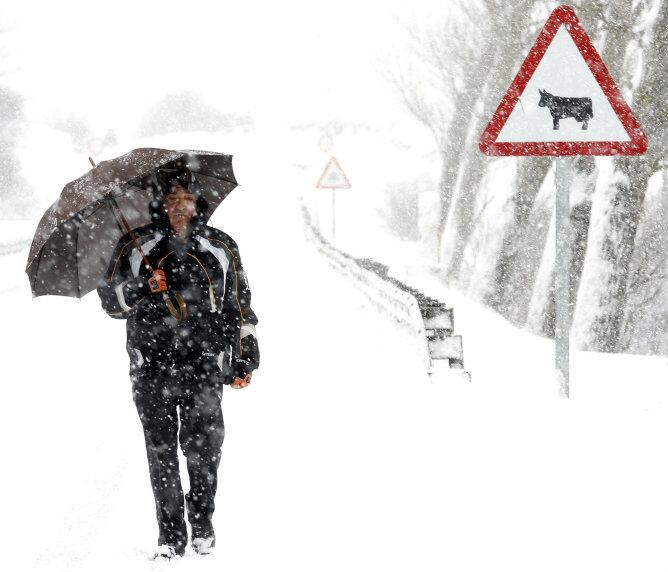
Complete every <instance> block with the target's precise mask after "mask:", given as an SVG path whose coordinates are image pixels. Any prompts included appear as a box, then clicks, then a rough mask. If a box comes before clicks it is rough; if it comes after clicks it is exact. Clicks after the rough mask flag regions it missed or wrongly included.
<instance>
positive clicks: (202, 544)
mask: <svg viewBox="0 0 668 572" xmlns="http://www.w3.org/2000/svg"><path fill="white" fill-rule="evenodd" d="M192 545H193V550H194V551H195V552H196V553H197V554H210V553H211V552H213V547H214V546H216V535H215V534H214V535H212V536H204V537H194V538H193V541H192Z"/></svg>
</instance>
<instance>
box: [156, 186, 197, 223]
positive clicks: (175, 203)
mask: <svg viewBox="0 0 668 572" xmlns="http://www.w3.org/2000/svg"><path fill="white" fill-rule="evenodd" d="M162 208H163V209H164V211H165V213H167V217H168V218H169V224H170V225H171V227H172V228H173V229H174V231H175V232H176V233H177V234H182V233H183V231H184V230H185V228H186V227H187V226H188V225H189V224H190V221H191V220H192V218H193V217H194V216H195V213H196V212H197V200H196V198H195V196H194V195H193V194H192V193H191V192H190V191H189V190H188V189H187V188H186V187H184V186H182V184H181V183H179V182H174V183H170V186H169V188H168V189H167V193H166V194H165V196H164V198H163V199H162Z"/></svg>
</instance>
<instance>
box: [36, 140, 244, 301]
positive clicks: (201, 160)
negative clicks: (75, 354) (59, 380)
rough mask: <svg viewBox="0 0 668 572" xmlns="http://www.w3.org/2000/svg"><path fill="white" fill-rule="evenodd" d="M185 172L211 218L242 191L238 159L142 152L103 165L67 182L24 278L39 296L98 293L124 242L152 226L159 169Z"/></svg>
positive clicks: (40, 226) (147, 149)
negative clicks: (232, 194) (236, 171)
mask: <svg viewBox="0 0 668 572" xmlns="http://www.w3.org/2000/svg"><path fill="white" fill-rule="evenodd" d="M91 163H92V160H91ZM182 168H187V169H189V170H190V171H191V172H192V173H193V175H194V176H195V179H196V180H197V182H198V183H199V184H200V186H201V188H202V195H203V196H204V198H205V199H206V200H207V202H208V208H207V210H206V212H205V213H203V218H204V221H207V220H208V219H209V218H210V217H211V214H212V213H213V211H214V210H215V209H216V207H218V205H219V204H220V203H221V202H222V201H223V199H224V198H225V197H226V196H227V195H228V194H229V193H230V192H231V191H232V190H233V189H234V188H235V187H236V186H237V181H236V179H235V178H234V173H233V171H232V155H223V154H222V153H215V152H211V151H172V150H169V149H157V148H150V147H144V148H140V149H134V150H133V151H130V152H129V153H126V154H125V155H121V156H120V157H117V158H115V159H111V160H109V161H102V162H101V163H100V164H99V165H97V166H94V168H93V169H91V170H90V171H88V172H87V173H86V174H85V175H83V176H81V177H79V178H78V179H76V180H74V181H71V182H70V183H68V184H67V185H65V187H64V188H63V191H62V193H61V194H60V197H59V198H58V200H57V201H56V202H55V203H53V205H51V207H49V209H48V210H47V211H46V212H45V213H44V215H43V216H42V219H41V220H40V222H39V224H38V226H37V230H36V231H35V236H34V238H33V241H32V244H31V246H30V251H29V254H28V261H27V264H26V273H27V274H28V278H29V279H30V287H31V289H32V294H33V298H35V297H37V296H43V295H46V294H52V295H58V296H73V297H76V298H81V297H82V296H84V295H85V294H87V293H88V292H90V291H91V290H94V289H95V288H96V287H97V286H98V283H99V282H100V280H101V279H102V278H103V277H104V275H105V273H106V271H107V267H108V265H109V260H110V259H111V256H112V254H113V250H114V248H115V246H116V244H117V243H118V240H119V239H120V237H121V236H123V235H124V234H126V233H127V232H128V231H131V230H132V229H136V228H138V227H140V226H143V225H146V224H149V223H150V222H151V216H150V213H149V209H148V205H149V202H150V201H151V200H152V199H153V186H154V185H155V174H156V171H157V170H158V169H160V170H163V169H165V170H166V169H182ZM131 235H132V233H131ZM140 250H141V249H140ZM166 302H167V300H166ZM168 306H169V304H168ZM170 312H172V308H171V307H170ZM172 314H174V312H172Z"/></svg>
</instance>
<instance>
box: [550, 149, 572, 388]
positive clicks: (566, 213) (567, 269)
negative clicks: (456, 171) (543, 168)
mask: <svg viewBox="0 0 668 572" xmlns="http://www.w3.org/2000/svg"><path fill="white" fill-rule="evenodd" d="M573 161H574V159H573V158H572V157H557V160H556V163H557V164H556V169H555V183H556V191H557V192H556V197H555V213H554V226H555V238H556V250H555V252H556V256H555V268H554V306H555V307H554V310H555V325H554V342H555V366H556V368H557V378H558V381H559V393H560V395H562V396H563V397H569V394H570V367H569V365H570V364H569V356H570V333H571V317H572V316H571V303H570V299H571V288H570V274H571V245H572V241H571V208H570V199H569V195H570V187H571V181H572V178H573Z"/></svg>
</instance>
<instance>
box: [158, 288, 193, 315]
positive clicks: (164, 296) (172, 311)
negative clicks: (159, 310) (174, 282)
mask: <svg viewBox="0 0 668 572" xmlns="http://www.w3.org/2000/svg"><path fill="white" fill-rule="evenodd" d="M174 298H176V303H177V304H178V305H179V309H178V310H177V309H176V306H174V303H173V302H172V301H171V299H170V298H169V294H167V292H163V293H162V299H163V300H164V301H165V305H166V306H167V309H168V310H169V313H170V314H171V315H172V316H173V317H174V318H175V319H176V320H179V321H181V320H185V319H186V318H187V317H188V310H186V303H185V302H184V301H183V298H182V297H181V294H179V293H178V292H175V293H174Z"/></svg>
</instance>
